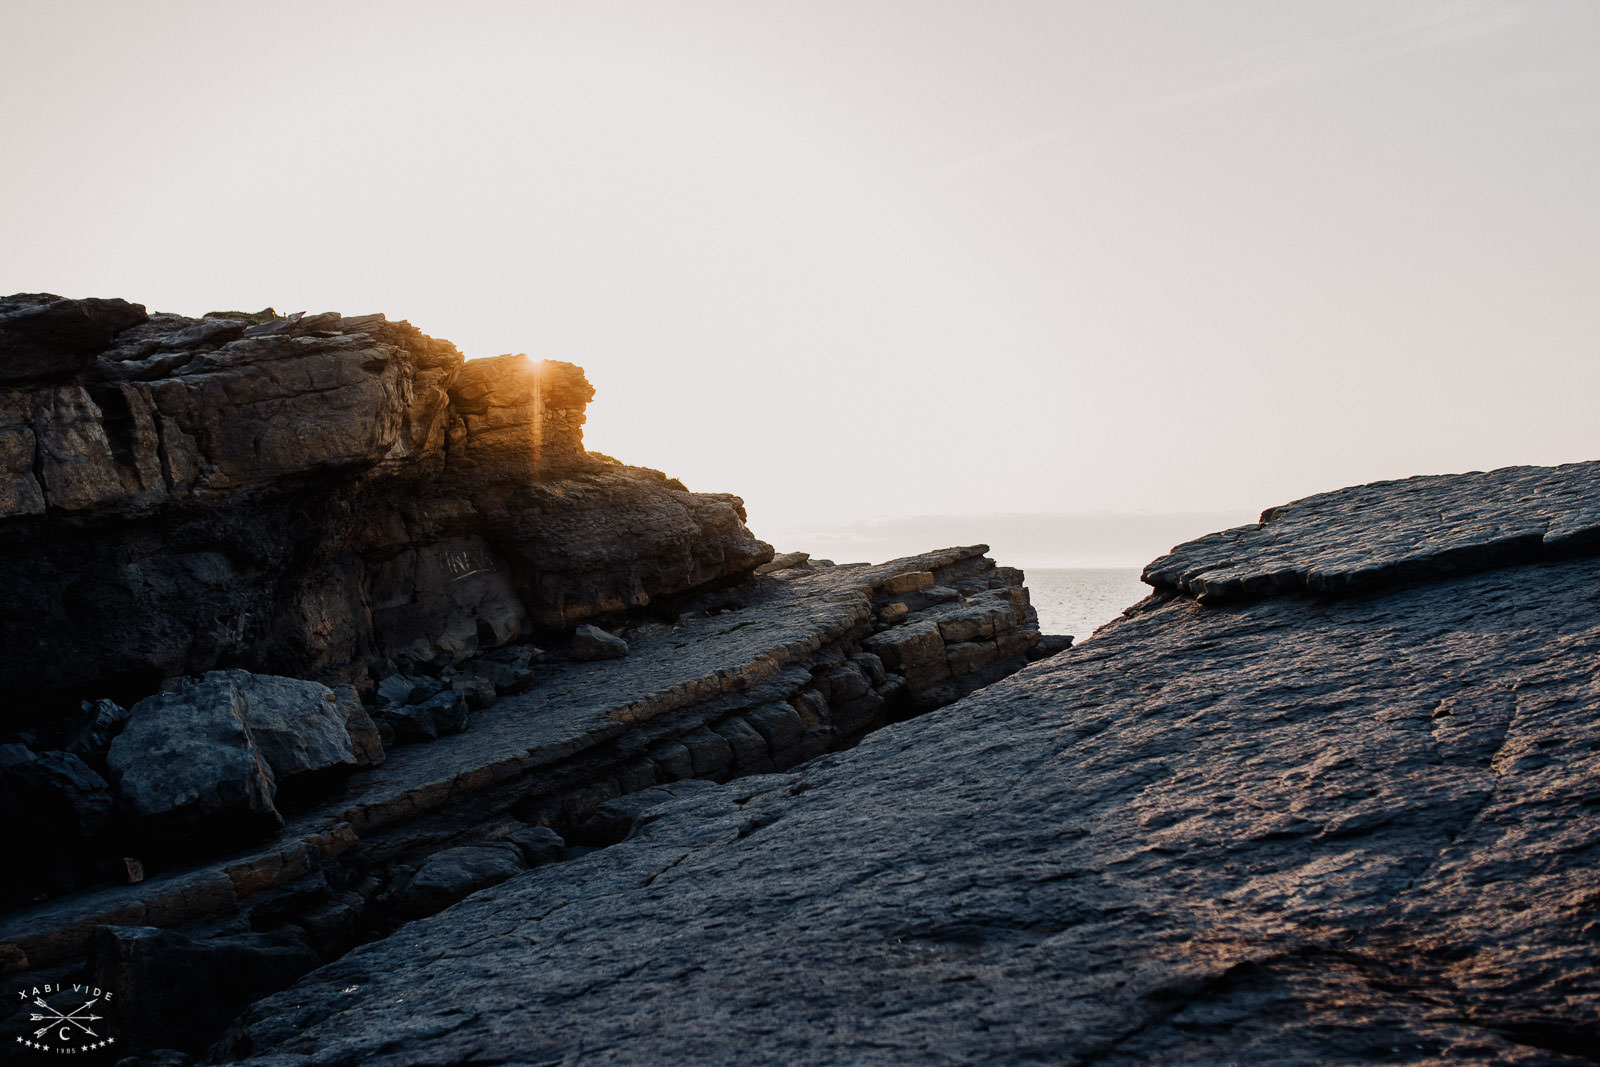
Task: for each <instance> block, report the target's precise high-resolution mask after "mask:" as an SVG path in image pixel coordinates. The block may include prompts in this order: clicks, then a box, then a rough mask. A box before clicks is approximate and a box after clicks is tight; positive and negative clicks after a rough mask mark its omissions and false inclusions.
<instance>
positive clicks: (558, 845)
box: [505, 805, 604, 867]
mask: <svg viewBox="0 0 1600 1067" xmlns="http://www.w3.org/2000/svg"><path fill="white" fill-rule="evenodd" d="M603 806H604V805H602V807H603ZM505 839H506V840H507V841H510V842H511V843H512V844H513V845H516V846H517V848H519V849H521V850H522V858H523V859H524V860H526V861H527V864H528V866H529V867H542V866H544V865H545V864H547V863H560V862H561V861H562V860H564V859H566V856H567V843H566V841H565V840H563V839H562V837H561V835H560V834H558V833H556V832H555V831H554V830H552V829H550V827H548V826H524V827H521V828H519V829H516V830H513V831H511V832H510V833H509V834H507V835H506V837H505Z"/></svg>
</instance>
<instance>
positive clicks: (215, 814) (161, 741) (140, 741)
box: [106, 672, 283, 847]
mask: <svg viewBox="0 0 1600 1067" xmlns="http://www.w3.org/2000/svg"><path fill="white" fill-rule="evenodd" d="M106 766H107V768H108V769H109V771H110V774H111V780H112V783H113V784H114V786H115V787H116V792H117V801H118V803H119V805H120V806H121V807H122V809H123V811H124V812H125V813H126V814H127V816H128V817H129V819H130V821H131V822H132V824H133V827H134V829H135V831H136V832H137V833H138V834H139V835H140V836H141V837H142V838H144V839H146V840H148V841H150V842H152V843H155V844H158V845H163V846H167V847H177V846H180V845H182V844H183V843H185V842H190V841H193V842H194V843H196V844H198V843H199V841H198V840H196V837H200V838H203V837H205V836H207V835H212V834H215V835H219V836H221V835H231V834H241V835H243V836H245V837H250V836H255V835H260V834H263V833H270V832H273V831H276V830H277V829H279V828H280V827H281V826H282V825H283V819H282V816H280V815H279V814H278V810H277V808H276V807H274V806H273V798H274V796H275V795H276V793H277V783H276V781H275V780H274V778H273V774H272V768H271V767H270V765H269V764H268V763H267V760H266V757H265V756H263V755H262V753H261V750H260V748H258V747H257V745H256V743H255V739H254V737H253V736H252V735H251V732H250V726H249V701H248V698H247V697H246V696H245V693H244V691H243V690H242V689H240V687H239V685H238V684H237V683H236V681H235V680H234V679H233V678H231V677H229V675H228V673H227V672H219V673H216V674H213V675H211V676H209V677H206V678H204V679H200V680H192V679H184V680H182V681H181V682H180V683H179V684H178V685H177V686H176V687H175V688H174V689H173V690H171V691H168V692H162V693H157V694H156V695H155V696H151V697H147V698H145V699H144V700H141V701H139V702H138V703H137V704H135V705H134V706H133V707H132V708H130V709H129V716H128V725H127V726H126V727H125V728H124V729H123V731H122V732H121V733H120V734H118V735H117V737H116V739H115V740H114V741H112V742H111V750H110V751H109V752H108V753H107V755H106Z"/></svg>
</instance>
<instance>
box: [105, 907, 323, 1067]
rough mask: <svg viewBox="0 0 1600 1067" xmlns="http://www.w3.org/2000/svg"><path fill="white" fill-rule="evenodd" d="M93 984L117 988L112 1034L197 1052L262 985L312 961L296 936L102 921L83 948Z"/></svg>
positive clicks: (129, 1042) (136, 1043) (127, 1042)
mask: <svg viewBox="0 0 1600 1067" xmlns="http://www.w3.org/2000/svg"><path fill="white" fill-rule="evenodd" d="M90 956H91V972H92V974H93V976H94V982H95V984H96V985H97V986H98V987H100V988H102V989H110V990H114V991H115V992H116V995H117V996H118V998H119V999H118V1001H117V1004H116V1016H117V1019H118V1022H119V1024H120V1032H119V1036H118V1040H119V1041H120V1042H121V1043H122V1044H123V1045H124V1046H125V1047H126V1046H131V1047H133V1048H135V1049H160V1048H172V1049H178V1050H181V1051H183V1052H188V1053H195V1054H198V1053H200V1052H201V1051H203V1050H204V1047H205V1043H206V1041H207V1039H208V1038H209V1037H211V1036H212V1035H213V1034H215V1033H216V1031H217V1028H218V1027H219V1026H221V1025H224V1024H225V1023H226V1021H227V1020H228V1019H229V1018H231V1017H232V1016H233V1015H234V1014H236V1013H237V1012H238V1011H239V1009H240V1008H242V1007H243V1006H244V1005H245V1004H247V1003H249V1001H250V1000H251V999H253V998H254V997H256V996H257V995H259V994H260V993H261V992H263V991H265V990H269V989H276V988H279V987H281V986H282V985H283V984H284V983H285V982H286V981H290V980H293V979H294V978H295V977H296V976H298V975H301V974H304V973H305V972H307V971H309V970H311V969H312V968H313V967H316V966H317V964H318V963H320V962H321V961H320V960H319V959H318V958H317V954H316V953H314V952H312V951H311V950H310V949H309V948H307V947H306V946H305V945H303V944H300V943H299V942H297V941H295V940H293V939H288V938H283V937H273V936H269V935H262V934H235V935H231V936H226V937H214V938H211V939H208V940H206V941H203V942H201V941H194V940H191V939H190V938H187V937H184V936H183V935H181V934H176V933H173V932H171V931H170V930H159V929H156V928H154V927H149V926H103V927H101V928H100V929H99V930H98V931H97V932H96V933H95V936H94V940H93V942H92V943H91V949H90Z"/></svg>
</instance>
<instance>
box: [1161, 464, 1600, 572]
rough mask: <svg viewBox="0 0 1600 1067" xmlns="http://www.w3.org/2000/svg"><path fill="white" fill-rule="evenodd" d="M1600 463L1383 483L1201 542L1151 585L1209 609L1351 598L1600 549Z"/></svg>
mask: <svg viewBox="0 0 1600 1067" xmlns="http://www.w3.org/2000/svg"><path fill="white" fill-rule="evenodd" d="M1597 482H1600V462H1588V463H1572V464H1567V465H1565V466H1561V467H1505V468H1502V469H1500V470H1494V471H1489V472H1487V473H1483V472H1475V473H1472V474H1458V475H1430V476H1426V477H1417V478H1407V479H1405V480H1403V481H1397V482H1375V483H1373V484H1371V485H1359V486H1353V487H1351V488H1349V489H1340V490H1338V491H1336V492H1332V493H1323V494H1320V495H1318V496H1311V497H1306V498H1305V499H1304V500H1297V501H1295V502H1294V503H1292V504H1284V505H1282V506H1281V507H1275V508H1269V509H1267V510H1266V511H1265V512H1263V513H1262V515H1261V521H1260V522H1259V523H1257V524H1255V525H1254V526H1240V527H1236V528H1234V529H1232V530H1224V531H1222V532H1221V533H1215V534H1212V535H1210V536H1209V537H1202V538H1200V539H1199V540H1196V541H1191V542H1189V543H1188V544H1186V545H1182V546H1180V547H1179V548H1177V549H1174V550H1173V551H1172V552H1171V553H1169V554H1168V555H1165V556H1162V557H1161V558H1160V559H1158V560H1156V561H1155V562H1153V563H1151V564H1150V565H1149V566H1148V567H1146V568H1145V571H1144V580H1145V581H1146V582H1149V583H1150V584H1151V585H1153V586H1155V587H1156V588H1158V589H1174V590H1179V591H1182V592H1185V593H1189V594H1191V595H1193V596H1196V597H1197V598H1199V599H1200V600H1202V601H1222V600H1230V599H1241V598H1248V597H1252V596H1264V595H1268V594H1271V593H1273V592H1275V591H1286V590H1306V591H1310V592H1313V593H1330V594H1337V593H1348V592H1357V591H1360V590H1364V589H1375V588H1382V587H1384V586H1390V585H1394V584H1396V583H1399V582H1405V581H1415V580H1425V579H1428V578H1436V577H1440V576H1443V575H1447V574H1462V573H1470V572H1472V571H1476V570H1482V569H1483V568H1485V567H1491V566H1500V565H1504V564H1509V563H1520V562H1527V561H1530V560H1538V559H1560V558H1563V557H1565V556H1570V555H1575V554H1580V553H1592V552H1594V551H1596V549H1597V548H1600V494H1597V493H1596V492H1595V489H1594V486H1595V485H1596V484H1597Z"/></svg>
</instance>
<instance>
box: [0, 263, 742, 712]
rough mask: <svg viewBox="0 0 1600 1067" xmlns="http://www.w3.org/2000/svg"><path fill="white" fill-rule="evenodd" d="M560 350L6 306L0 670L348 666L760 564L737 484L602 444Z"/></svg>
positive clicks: (45, 298)
mask: <svg viewBox="0 0 1600 1067" xmlns="http://www.w3.org/2000/svg"><path fill="white" fill-rule="evenodd" d="M592 395H593V390H592V388H591V387H590V386H589V384H588V382H587V381H586V380H585V379H584V376H583V372H582V371H581V370H580V369H579V368H577V367H575V366H573V365H571V364H567V363H557V362H552V361H544V362H539V363H534V362H530V361H529V360H527V358H526V357H523V356H502V357H497V358H495V359H488V360H480V361H475V362H473V363H464V362H463V360H462V357H461V354H460V353H459V352H457V351H456V349H455V348H454V346H452V345H450V344H449V343H448V342H444V341H439V340H435V339H433V338H430V337H427V336H425V335H423V334H422V333H420V332H418V331H417V330H416V329H415V328H413V327H412V326H410V325H409V324H407V323H404V322H389V321H387V320H386V319H385V318H384V317H383V316H381V315H367V316H359V317H354V318H349V317H342V316H339V315H337V314H331V313H329V314H322V315H312V316H291V317H288V318H280V317H276V316H273V315H270V314H258V315H242V314H236V313H221V314H220V315H218V316H208V317H207V318H205V319H187V318H183V317H181V316H176V315H159V314H158V315H148V314H147V313H146V312H145V310H144V309H143V308H142V307H140V306H139V305H137V304H129V303H127V302H126V301H103V300H88V301H78V300H63V299H61V298H59V297H53V296H49V295H44V294H27V295H20V296H13V297H6V298H4V299H0V587H3V588H5V589H6V590H7V595H8V609H9V610H8V611H7V612H6V613H5V615H4V618H0V688H3V689H4V690H5V691H6V692H7V694H8V697H9V698H10V699H9V700H8V702H7V707H8V711H9V713H10V716H11V720H10V721H8V722H0V727H3V726H7V725H10V726H13V727H14V726H17V725H20V724H22V723H24V722H25V721H27V718H28V716H29V715H31V714H34V711H33V710H32V709H33V708H35V707H41V708H48V707H49V706H51V704H52V702H54V703H62V702H64V701H65V700H66V699H67V698H70V697H73V696H78V695H86V696H108V695H109V696H122V697H124V698H133V697H136V696H138V695H142V694H143V693H147V692H149V691H150V690H152V689H153V688H154V687H155V685H156V683H158V682H159V681H160V679H162V678H164V677H168V676H171V675H175V674H184V673H197V672H200V671H204V670H208V669H211V668H213V667H216V666H241V667H246V668H249V669H253V670H260V671H266V672H269V673H277V674H288V675H298V676H309V677H315V678H318V679H320V680H323V681H329V682H337V681H342V680H354V679H360V678H362V677H364V676H365V675H366V673H367V671H368V670H369V669H374V670H378V671H379V672H382V671H384V670H386V669H387V668H388V666H389V664H390V662H391V660H392V659H393V658H394V657H396V656H406V657H410V658H412V659H414V660H424V661H425V660H438V659H444V660H450V659H455V658H459V657H461V656H463V655H466V654H469V653H471V652H473V651H475V650H477V649H478V648H480V647H486V646H494V645H498V644H503V643H505V642H507V641H510V640H513V639H515V638H517V637H520V636H525V635H527V634H528V633H529V632H531V631H533V630H535V629H537V628H540V627H547V628H558V627H559V628H565V627H570V626H571V625H572V624H573V623H575V622H577V621H579V620H582V619H585V618H589V617H592V616H596V615H601V614H605V613H609V612H615V611H620V610H623V609H626V608H632V607H638V606H642V605H644V604H647V603H649V602H650V601H651V600H652V599H654V598H659V597H662V596H669V595H673V594H678V593H683V592H685V591H690V590H694V589H698V588H700V587H702V586H705V585H707V584H709V583H713V582H717V581H721V580H724V579H727V578H730V577H734V576H738V575H742V574H746V573H748V572H749V571H750V570H752V569H753V568H754V567H755V566H757V565H758V564H760V563H763V562H765V561H766V560H767V559H769V558H770V557H771V551H772V550H771V548H770V547H769V546H767V545H765V544H763V543H762V542H760V541H758V540H756V538H755V537H753V536H752V535H751V534H750V532H749V531H748V530H747V529H746V528H745V526H744V517H745V516H744V509H743V504H742V502H741V501H740V500H739V498H737V497H734V496H729V495H726V494H696V493H689V492H685V491H683V490H682V487H681V486H679V485H677V484H676V483H674V482H671V481H669V480H668V479H667V478H666V477H665V476H664V475H662V474H660V473H659V472H656V471H650V470H645V469H642V468H635V467H625V466H621V465H618V464H615V463H612V462H608V461H602V460H600V459H598V458H594V457H591V456H590V455H589V454H588V453H586V452H585V451H584V449H583V436H582V428H583V421H584V408H585V405H586V404H587V403H588V401H589V399H590V398H591V396H592Z"/></svg>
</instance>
